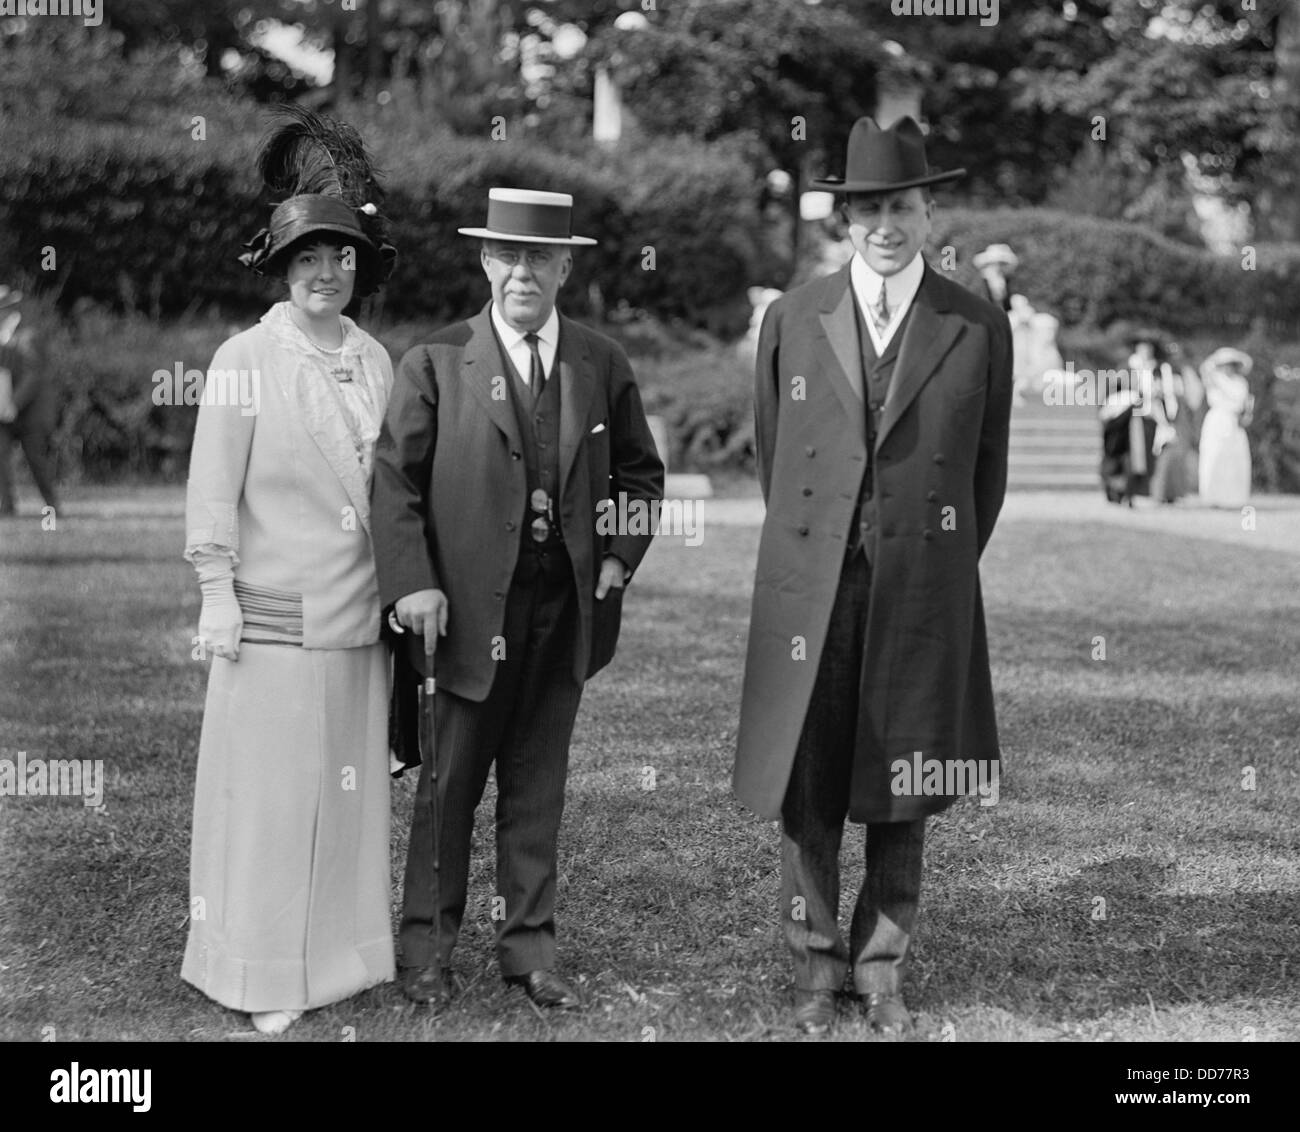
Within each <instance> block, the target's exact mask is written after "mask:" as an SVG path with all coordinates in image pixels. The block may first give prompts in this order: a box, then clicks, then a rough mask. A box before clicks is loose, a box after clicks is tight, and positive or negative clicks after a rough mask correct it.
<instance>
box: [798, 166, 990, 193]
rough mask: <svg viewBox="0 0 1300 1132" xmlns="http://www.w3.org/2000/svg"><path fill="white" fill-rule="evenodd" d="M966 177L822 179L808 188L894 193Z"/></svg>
mask: <svg viewBox="0 0 1300 1132" xmlns="http://www.w3.org/2000/svg"><path fill="white" fill-rule="evenodd" d="M964 176H966V170H965V169H948V170H945V171H944V172H942V173H928V174H926V176H924V177H914V178H912V179H910V180H906V181H846V180H844V178H843V177H822V178H820V179H819V180H814V181H809V182H808V187H809V188H810V189H813V190H815V191H817V192H823V193H894V192H900V191H901V190H903V189H916V188H921V187H923V186H925V185H940V184H943V183H944V182H946V181H956V180H959V179H960V178H962V177H964Z"/></svg>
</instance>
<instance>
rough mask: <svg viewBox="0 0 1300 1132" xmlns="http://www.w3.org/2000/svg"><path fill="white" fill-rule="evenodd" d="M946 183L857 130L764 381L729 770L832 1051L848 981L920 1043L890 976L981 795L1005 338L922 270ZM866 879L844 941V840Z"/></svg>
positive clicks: (767, 331) (761, 348) (996, 320)
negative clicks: (841, 197) (813, 258)
mask: <svg viewBox="0 0 1300 1132" xmlns="http://www.w3.org/2000/svg"><path fill="white" fill-rule="evenodd" d="M962 172H963V171H961V170H957V171H955V172H948V173H940V172H935V171H933V170H931V169H930V167H929V166H928V164H927V162H926V158H925V149H924V140H923V137H922V134H921V130H920V128H919V127H918V126H917V124H916V123H915V122H914V121H913V120H912V119H910V118H903V119H901V120H900V121H899V122H898V123H897V124H896V125H894V126H892V127H890V128H889V129H883V130H882V129H880V128H879V127H878V125H877V124H876V123H875V122H874V121H873V120H871V119H869V118H863V119H859V121H858V122H857V123H856V124H855V125H854V127H853V131H852V134H851V136H850V138H849V145H848V157H847V162H846V174H845V177H844V178H842V179H841V178H835V179H827V180H824V181H822V182H819V183H817V184H816V187H818V188H823V189H828V190H832V191H836V192H841V193H844V194H846V201H845V219H846V220H847V221H848V224H849V235H850V240H851V242H852V244H853V246H854V249H855V254H854V256H853V258H852V259H851V260H850V262H849V264H848V265H846V266H845V267H844V268H843V269H842V270H841V271H839V272H837V273H836V274H834V275H831V276H827V277H825V278H821V279H817V280H815V281H813V282H811V283H808V284H806V285H805V286H803V287H801V288H798V289H796V290H794V291H791V292H790V293H789V294H787V295H785V296H783V297H782V298H780V299H778V300H777V301H776V302H775V303H773V304H772V306H771V307H770V308H769V310H768V312H767V315H766V317H765V318H764V320H763V326H762V331H761V333H760V336H759V344H758V357H757V361H756V377H755V382H756V390H755V397H756V410H755V411H756V420H757V429H756V437H757V449H758V465H759V473H760V480H761V486H762V491H763V496H764V498H765V500H766V502H767V516H766V519H765V521H764V525H763V533H762V539H761V543H760V547H759V555H758V568H757V574H756V578H755V584H754V600H753V612H752V619H751V622H750V634H749V646H748V655H747V658H746V665H745V681H744V692H743V699H742V705H741V719H740V732H739V737H738V751H737V757H736V767H735V789H736V793H737V796H738V797H739V799H740V800H741V801H742V802H743V803H744V804H745V805H747V806H748V807H749V808H750V809H752V810H754V811H755V812H756V813H758V814H759V815H760V816H761V817H763V818H768V819H775V818H779V819H780V821H781V920H782V927H783V932H784V936H785V939H786V942H787V945H788V946H789V948H790V951H791V953H792V956H793V959H794V971H795V992H796V993H795V1023H796V1025H798V1026H799V1027H800V1028H801V1029H803V1030H804V1031H805V1032H808V1033H821V1032H824V1031H825V1030H826V1029H828V1028H829V1026H830V1025H831V1024H832V1022H833V1020H834V1017H835V1001H836V999H835V996H836V993H837V992H838V991H839V990H840V989H841V987H842V986H843V984H844V982H845V977H846V974H847V973H848V972H849V971H850V970H851V971H852V979H853V987H854V990H855V992H856V993H857V994H858V995H860V996H861V998H862V1001H863V1004H864V1007H865V1009H866V1017H867V1021H868V1022H869V1023H870V1025H871V1026H872V1027H874V1028H875V1029H877V1030H879V1031H881V1032H884V1033H890V1034H904V1033H906V1032H908V1031H909V1030H910V1029H911V1027H912V1023H911V1017H910V1015H909V1014H908V1011H907V1009H906V1006H905V1004H904V1002H903V998H902V976H903V969H904V961H905V959H906V957H907V950H908V945H909V942H910V939H911V934H912V930H913V924H914V922H915V919H916V914H917V908H918V905H919V899H920V885H921V855H922V843H923V835H924V827H925V817H926V815H927V814H931V813H935V812H937V811H939V810H941V809H943V808H944V807H946V806H948V805H950V804H951V803H952V802H953V801H954V799H955V798H956V797H957V796H960V795H963V794H968V793H974V792H975V788H976V787H978V789H979V792H980V794H981V795H982V796H983V800H984V801H986V802H987V801H989V800H990V799H991V800H996V786H997V778H996V775H997V759H998V738H997V727H996V723H995V719H994V711H993V692H992V683H991V679H990V673H989V661H988V648H987V644H986V639H985V630H984V613H983V606H982V601H981V596H980V580H979V569H978V564H979V558H980V554H981V553H982V551H983V550H984V546H985V544H986V543H987V542H988V539H989V536H990V534H991V533H992V531H993V524H994V522H995V521H996V519H997V516H998V512H999V510H1000V508H1001V506H1002V499H1003V494H1004V492H1005V488H1006V471H1007V435H1008V425H1009V417H1010V407H1011V342H1010V333H1009V328H1008V323H1007V319H1006V316H1005V315H1004V314H1003V313H1002V312H1001V311H1000V310H999V309H998V308H997V307H995V306H994V305H993V304H992V303H989V302H988V301H987V300H985V299H983V298H980V297H977V296H975V295H973V294H972V293H970V292H969V291H967V290H965V289H964V288H962V287H960V286H958V285H956V284H954V283H952V282H950V281H948V280H947V279H944V278H943V277H942V276H940V275H938V274H936V273H935V271H934V270H933V269H932V268H931V267H930V266H929V265H928V264H927V263H926V262H925V260H924V258H923V257H922V255H921V254H920V253H921V248H922V246H923V244H924V242H925V240H926V237H927V236H928V235H929V232H930V226H931V218H932V211H933V202H932V201H931V199H930V197H929V192H928V188H929V186H930V185H932V184H936V183H939V182H941V181H946V180H952V179H954V178H956V177H958V176H960V175H961V173H962ZM846 816H847V817H848V819H849V820H850V821H854V822H862V823H865V824H866V827H867V831H866V834H867V835H866V854H867V861H866V865H867V871H866V880H865V883H864V885H863V888H862V890H861V892H860V893H859V895H858V898H857V903H856V907H855V909H854V913H853V920H852V927H851V931H850V939H849V944H848V946H847V948H846V946H845V943H844V940H843V937H842V936H841V934H840V930H839V925H838V917H837V912H838V904H839V848H840V841H841V837H842V833H843V823H844V820H845V817H846Z"/></svg>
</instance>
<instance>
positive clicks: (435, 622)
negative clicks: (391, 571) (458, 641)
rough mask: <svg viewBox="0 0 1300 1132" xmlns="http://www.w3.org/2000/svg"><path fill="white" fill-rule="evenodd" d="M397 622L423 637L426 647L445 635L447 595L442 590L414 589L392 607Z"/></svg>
mask: <svg viewBox="0 0 1300 1132" xmlns="http://www.w3.org/2000/svg"><path fill="white" fill-rule="evenodd" d="M393 612H394V613H395V614H396V615H397V623H398V624H399V625H401V626H403V627H404V628H406V629H410V630H411V632H413V633H418V634H419V635H420V636H421V637H423V638H424V639H425V642H426V647H427V645H428V644H432V643H433V642H434V641H435V640H436V639H437V638H438V637H445V636H446V635H447V595H446V594H445V593H443V592H442V590H416V592H415V593H413V594H407V595H406V596H405V597H403V598H399V599H398V601H397V604H396V605H395V606H394V607H393Z"/></svg>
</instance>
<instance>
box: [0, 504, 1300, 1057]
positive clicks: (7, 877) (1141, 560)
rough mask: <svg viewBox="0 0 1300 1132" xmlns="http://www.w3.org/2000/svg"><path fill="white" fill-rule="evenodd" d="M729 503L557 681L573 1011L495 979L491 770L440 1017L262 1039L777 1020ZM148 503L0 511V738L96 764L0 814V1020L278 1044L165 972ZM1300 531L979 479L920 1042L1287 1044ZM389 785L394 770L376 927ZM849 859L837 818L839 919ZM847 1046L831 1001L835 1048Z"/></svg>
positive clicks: (77, 1031) (169, 771)
mask: <svg viewBox="0 0 1300 1132" xmlns="http://www.w3.org/2000/svg"><path fill="white" fill-rule="evenodd" d="M732 502H734V501H723V502H718V503H717V505H716V508H717V511H718V514H719V515H720V516H722V518H723V519H724V520H725V519H726V518H727V517H728V516H730V517H731V519H732V520H734V521H732V522H727V521H714V522H711V521H710V518H709V511H708V508H707V506H706V510H705V523H706V526H705V537H704V540H703V543H702V545H700V546H698V547H687V546H685V545H683V540H682V539H681V538H678V539H676V540H668V539H665V540H661V541H660V542H659V543H658V544H657V545H656V547H655V548H654V549H653V550H652V551H651V553H650V555H649V557H648V558H647V560H646V563H645V565H644V566H643V568H642V570H641V571H640V573H639V574H638V577H637V582H636V584H635V586H634V588H633V590H632V591H631V593H630V595H629V598H628V601H627V605H626V618H627V620H626V621H625V625H624V631H623V637H622V644H621V649H620V654H619V657H618V659H617V660H616V661H615V663H614V665H613V667H612V668H610V669H608V670H607V671H606V672H605V673H603V674H602V675H601V676H600V677H598V678H597V679H596V680H595V681H593V682H592V683H591V684H589V685H588V688H587V692H586V695H585V698H584V702H583V707H582V712H581V715H580V717H579V721H578V726H577V731H576V735H575V740H574V745H573V756H572V765H571V772H570V786H569V801H568V807H567V810H566V814H565V821H564V827H563V830H562V834H561V861H560V869H561V877H560V888H559V925H560V953H561V962H562V964H563V970H564V971H565V972H566V973H567V974H568V975H569V976H571V977H572V978H573V979H574V980H575V981H576V982H577V983H578V984H580V986H581V987H582V988H583V990H584V992H585V995H586V997H587V999H588V1003H589V1006H588V1009H587V1010H586V1011H585V1012H583V1013H582V1014H579V1015H569V1016H563V1017H558V1018H551V1017H547V1018H543V1017H541V1016H540V1015H539V1014H538V1013H537V1012H536V1011H534V1010H533V1009H532V1007H531V1006H530V1005H529V1004H528V1003H527V1001H526V1000H525V999H524V997H523V996H522V994H521V993H519V992H518V991H507V990H506V989H505V988H504V987H503V986H502V984H501V982H500V980H499V978H498V976H497V974H496V970H495V962H494V958H493V952H492V932H491V921H490V917H489V899H490V896H491V894H492V892H493V883H492V860H493V857H492V852H491V836H492V834H491V825H490V815H491V812H492V797H491V790H492V788H491V787H490V786H489V796H488V798H487V799H485V802H484V805H483V806H482V807H481V809H480V817H481V818H487V819H489V820H488V822H487V823H484V822H482V821H481V822H480V827H479V831H478V833H477V835H476V848H475V863H474V871H473V875H472V877H471V904H470V909H469V913H468V916H467V923H466V928H465V931H464V933H463V934H462V937H461V940H460V943H459V946H458V949H457V952H456V960H455V966H456V971H457V974H458V977H459V980H460V982H461V984H462V990H461V993H460V995H459V996H458V998H457V1000H456V1002H455V1004H454V1005H453V1006H452V1007H451V1008H450V1009H449V1010H448V1011H447V1012H446V1013H444V1014H443V1015H442V1016H440V1017H439V1018H437V1019H431V1018H430V1017H429V1016H428V1014H427V1013H425V1012H422V1011H421V1010H419V1009H417V1008H415V1007H412V1006H410V1005H408V1004H407V1003H406V1002H405V1000H404V999H403V998H402V997H401V995H400V993H399V992H398V991H397V989H396V987H395V986H393V985H389V986H385V987H381V988H377V989H375V990H372V991H369V992H367V993H365V994H362V995H359V996H357V997H356V998H353V999H351V1000H349V1001H347V1002H344V1003H340V1004H338V1005H336V1006H332V1007H328V1008H325V1009H322V1010H318V1011H314V1012H312V1013H310V1014H309V1015H307V1016H306V1017H305V1018H304V1019H303V1021H301V1022H300V1023H299V1024H298V1025H296V1026H295V1027H294V1028H293V1029H291V1030H290V1031H289V1037H291V1038H293V1039H305V1040H320V1041H338V1040H340V1039H343V1038H348V1037H353V1036H355V1037H356V1038H357V1039H358V1040H376V1039H379V1040H383V1039H391V1040H411V1039H420V1038H438V1039H444V1040H452V1039H483V1038H498V1039H519V1040H537V1039H541V1040H546V1039H569V1038H592V1039H599V1040H616V1041H644V1040H651V1039H654V1040H660V1041H667V1040H674V1039H763V1038H766V1039H787V1038H793V1037H794V1036H795V1035H794V1032H793V1030H792V1029H791V1028H789V1027H788V1025H787V1024H786V1017H787V1014H788V1011H789V1001H790V997H789V994H790V987H789V982H790V973H789V964H788V961H787V959H786V956H785V954H784V952H783V949H782V945H781V942H780V938H779V935H778V930H777V920H776V901H777V879H778V878H777V865H778V862H777V836H776V832H775V830H774V828H773V827H772V826H771V825H770V824H767V823H762V822H759V821H757V820H754V819H753V818H751V817H749V816H748V815H747V814H746V813H745V812H744V811H742V809H741V808H740V807H739V806H738V805H737V804H736V802H735V801H734V800H733V799H732V797H731V793H730V773H731V758H732V750H733V745H734V740H735V732H736V718H737V705H738V701H739V694H740V676H741V662H742V658H743V650H744V640H745V635H746V629H747V618H748V606H749V592H750V583H751V579H752V571H753V563H754V558H755V553H756V550H757V544H758V529H757V527H756V526H754V525H753V524H752V523H747V522H744V521H743V515H741V513H740V512H741V511H743V508H740V509H736V508H732V509H731V510H728V504H729V503H732ZM180 503H181V499H180V495H179V494H178V493H177V492H176V491H175V490H174V489H166V490H158V489H150V490H143V491H132V492H128V493H124V494H121V495H117V496H115V495H113V494H112V493H104V492H99V493H93V495H92V496H88V497H86V501H83V502H82V503H81V504H80V505H78V504H77V503H76V501H75V500H74V502H73V505H72V506H70V507H69V508H68V515H67V516H66V517H63V518H60V520H59V525H58V529H57V530H56V531H53V532H43V531H41V530H40V527H39V523H38V521H37V520H35V519H31V518H29V519H26V520H22V521H17V522H15V521H7V522H4V523H3V524H0V618H2V620H3V629H4V631H3V634H2V635H0V674H2V675H3V680H2V681H0V748H3V750H2V751H0V756H3V757H8V758H13V757H15V755H16V752H17V751H20V750H24V751H27V752H28V755H29V756H36V755H43V756H45V757H48V758H78V759H103V760H104V763H105V766H106V768H107V786H106V799H105V800H106V805H105V808H104V810H103V811H102V812H96V811H94V810H92V809H89V808H86V807H84V806H83V805H82V804H81V803H80V801H79V800H77V799H68V798H42V797H26V798H14V797H6V798H0V854H2V855H3V861H4V869H3V871H2V872H0V878H2V879H0V1038H6V1039H19V1040H39V1039H40V1038H41V1037H42V1036H43V1035H47V1034H48V1031H46V1029H45V1028H46V1027H54V1036H56V1037H57V1038H58V1039H59V1040H70V1039H115V1038H134V1039H146V1040H149V1039H164V1040H177V1039H214V1040H220V1039H225V1038H237V1039H239V1040H243V1041H268V1040H287V1038H281V1039H267V1038H263V1037H261V1036H259V1035H256V1034H255V1033H254V1032H253V1031H252V1028H251V1026H250V1024H249V1022H248V1019H247V1016H245V1015H242V1014H238V1013H235V1012H232V1011H228V1010H226V1009H224V1008H222V1007H220V1006H217V1005H215V1004H213V1003H211V1002H210V1001H208V1000H206V999H205V998H203V997H202V996H201V995H200V994H198V993H197V992H196V991H194V990H192V989H191V988H189V987H188V986H186V985H184V984H182V983H181V981H180V979H179V976H178V972H179V967H180V961H181V954H182V950H183V946H184V939H185V931H186V922H187V912H188V910H187V901H188V891H187V870H188V853H189V820H190V806H191V799H192V789H193V779H194V762H195V754H196V749H197V744H198V733H199V724H200V718H201V712H202V701H203V689H204V684H205V679H206V665H205V664H203V663H199V662H196V661H194V660H191V659H190V637H191V635H192V633H193V631H194V624H195V621H196V618H197V613H198V604H199V600H198V598H199V595H198V588H197V586H196V584H195V582H194V578H193V573H192V571H191V570H190V568H189V567H188V566H187V565H186V564H185V563H184V562H182V561H181V559H180V557H179V548H180V545H181V543H182V541H183V523H182V520H181V516H180ZM29 510H30V508H29ZM1298 517H1300V502H1297V501H1296V500H1291V501H1289V503H1287V502H1285V501H1283V502H1279V503H1277V504H1275V505H1274V506H1273V507H1272V509H1271V510H1270V509H1266V507H1265V506H1264V505H1263V504H1261V510H1260V513H1259V517H1258V533H1259V537H1258V538H1255V537H1253V536H1254V534H1255V532H1242V531H1239V530H1238V529H1237V527H1238V526H1239V523H1238V521H1237V520H1236V519H1235V518H1234V517H1232V516H1226V517H1225V516H1223V515H1215V514H1212V513H1209V512H1196V511H1189V510H1185V509H1182V508H1181V507H1180V508H1177V509H1174V510H1173V511H1168V512H1154V511H1151V512H1147V513H1145V514H1144V513H1141V512H1137V513H1122V514H1121V513H1120V512H1119V511H1118V510H1116V509H1110V510H1106V509H1105V505H1104V503H1102V502H1100V501H1098V500H1095V499H1093V498H1092V497H1091V496H1054V497H1041V498H1034V497H1017V496H1012V497H1011V499H1010V500H1009V502H1008V507H1007V511H1006V512H1005V514H1004V520H1003V522H1002V524H1001V525H1000V526H999V529H998V531H997V534H996V535H995V537H994V539H993V541H992V543H991V544H990V546H989V549H988V551H987V552H986V554H985V557H984V565H983V579H984V592H985V600H986V607H987V611H988V621H989V633H990V639H991V646H992V653H993V674H994V687H995V690H996V692H997V695H998V703H999V712H1000V716H999V718H1000V725H1001V731H1002V736H1003V743H1004V750H1005V752H1006V759H1007V766H1006V768H1005V774H1004V776H1003V780H1002V789H1001V798H1000V801H999V802H998V804H997V805H995V806H991V807H981V806H980V805H978V803H977V802H976V801H975V800H973V799H971V800H968V801H965V802H963V803H961V804H959V805H958V806H956V807H954V808H953V809H951V810H949V811H948V812H947V813H946V814H945V815H943V816H941V817H940V818H937V819H933V820H932V821H931V823H930V825H929V827H928V828H929V835H928V840H927V846H926V881H925V889H924V895H923V910H922V915H921V922H920V926H919V929H918V935H917V938H916V942H915V945H914V961H913V964H912V968H911V972H910V975H909V982H908V991H909V999H910V1002H911V1004H912V1006H913V1008H914V1010H915V1011H916V1013H917V1020H918V1040H932V1041H937V1040H943V1039H944V1038H948V1039H953V1038H955V1039H956V1040H958V1041H971V1040H981V1039H995V1040H1007V1039H1009V1040H1018V1041H1021V1040H1024V1041H1029V1040H1033V1041H1036V1040H1061V1039H1065V1040H1098V1039H1100V1040H1111V1039H1114V1040H1137V1041H1142V1040H1151V1039H1175V1040H1206V1039H1218V1040H1229V1041H1240V1040H1242V1039H1243V1038H1252V1037H1253V1038H1256V1039H1258V1040H1260V1041H1266V1040H1277V1039H1295V1038H1297V1037H1300V980H1298V979H1297V977H1296V976H1297V972H1296V970H1295V968H1296V965H1297V945H1296V940H1297V938H1298V937H1300V899H1298V898H1297V893H1300V776H1298V775H1297V764H1298V761H1300V753H1298V750H1297V742H1298V740H1297V736H1300V712H1298V709H1297V706H1296V705H1297V693H1296V686H1297V673H1296V658H1297V656H1300V586H1297V576H1298V573H1300V571H1298V567H1300V521H1298ZM1287 524H1289V527H1288V525H1287ZM1288 530H1289V531H1290V532H1291V534H1287V531H1288ZM1279 531H1280V532H1281V534H1279ZM1269 532H1272V533H1271V534H1270V533H1269ZM1292 536H1294V537H1292ZM1098 637H1101V638H1104V647H1105V659H1104V660H1103V659H1094V653H1096V652H1098V644H1097V642H1096V641H1095V638H1098ZM646 768H653V771H654V774H653V788H652V789H647V788H646V786H647V785H649V784H650V781H651V776H650V775H648V774H647V773H646ZM1245 768H1253V775H1254V785H1255V788H1254V789H1253V790H1249V789H1243V782H1244V781H1245V780H1247V779H1248V778H1249V772H1248V771H1247V770H1246V769H1245ZM413 791H414V781H413V780H412V781H409V782H407V781H401V782H397V783H395V784H394V787H393V794H392V799H393V845H392V852H393V864H394V867H393V873H392V875H393V881H394V887H393V900H394V908H396V901H397V899H398V896H399V892H398V887H399V885H400V879H401V868H400V864H401V861H402V860H403V859H404V854H405V844H406V828H407V825H408V821H409V814H410V809H411V799H412V795H413ZM860 846H861V840H860V834H859V830H858V827H851V828H850V831H849V836H848V837H846V848H845V857H844V860H845V863H846V869H845V878H844V879H845V884H844V889H845V892H846V896H845V898H844V900H845V903H844V908H845V910H846V911H847V908H848V907H849V901H850V899H851V894H852V893H853V892H855V891H856V888H857V885H858V883H859V882H860V879H861V872H862V866H861V850H860ZM1102 913H1104V918H1102ZM845 922H846V924H847V920H846V921H845ZM865 1036H866V1031H865V1029H864V1027H863V1026H862V1024H861V1022H860V1021H858V1020H857V1018H856V1016H855V1015H853V1014H852V1013H846V1014H845V1016H844V1018H843V1020H842V1022H841V1024H840V1026H839V1028H838V1030H837V1032H836V1035H835V1037H836V1038H837V1039H840V1040H857V1039H862V1038H864V1037H865Z"/></svg>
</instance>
